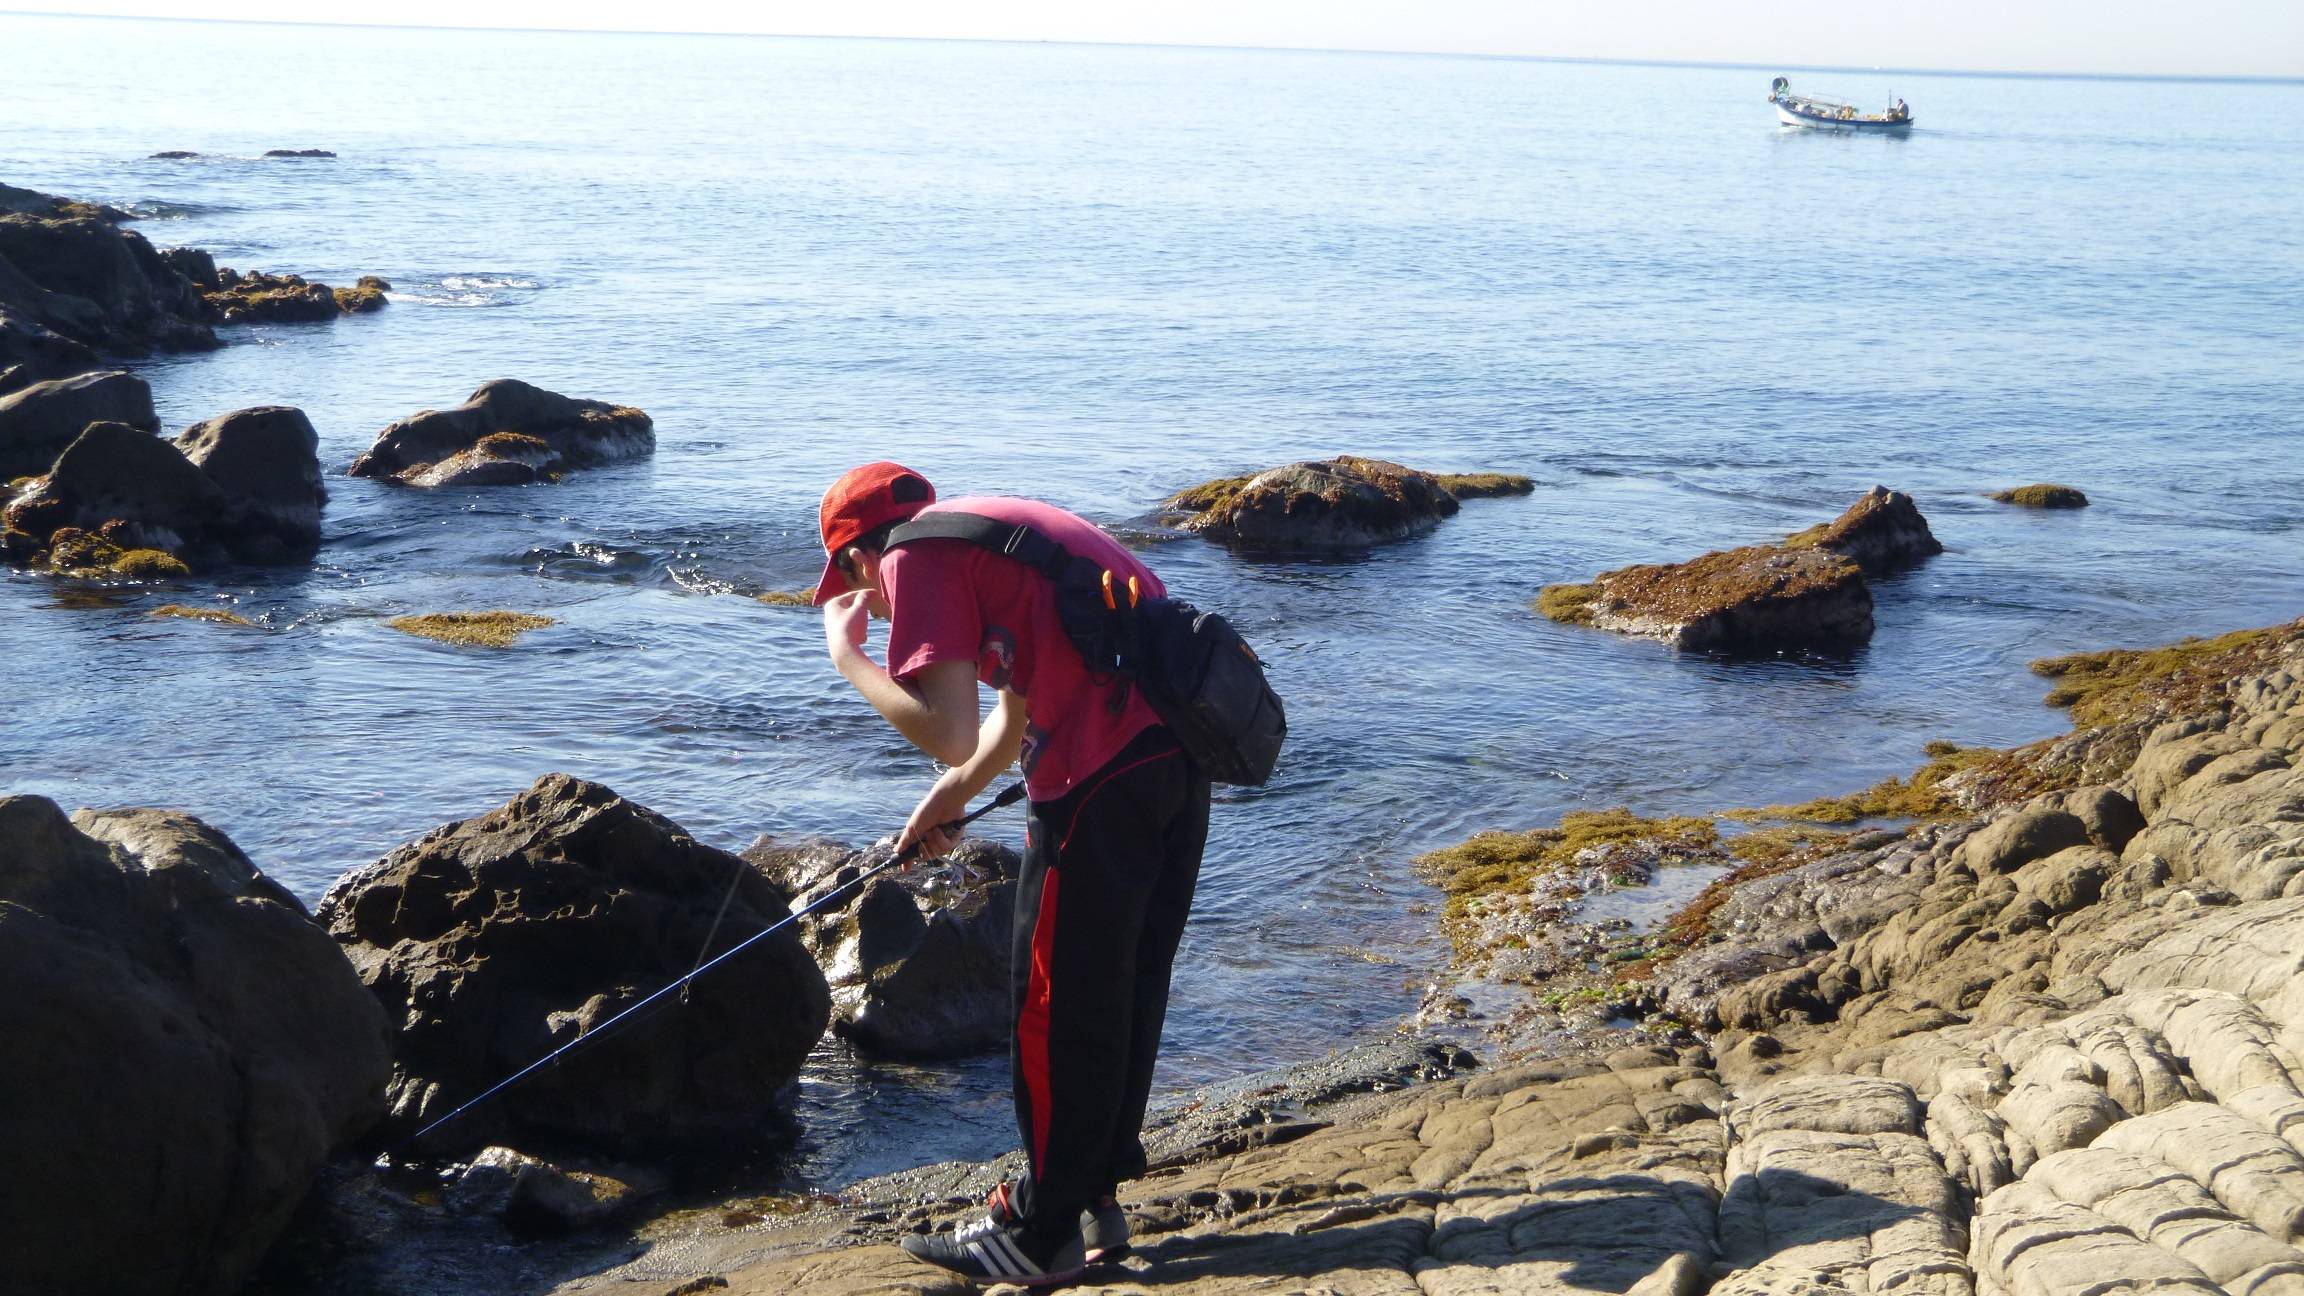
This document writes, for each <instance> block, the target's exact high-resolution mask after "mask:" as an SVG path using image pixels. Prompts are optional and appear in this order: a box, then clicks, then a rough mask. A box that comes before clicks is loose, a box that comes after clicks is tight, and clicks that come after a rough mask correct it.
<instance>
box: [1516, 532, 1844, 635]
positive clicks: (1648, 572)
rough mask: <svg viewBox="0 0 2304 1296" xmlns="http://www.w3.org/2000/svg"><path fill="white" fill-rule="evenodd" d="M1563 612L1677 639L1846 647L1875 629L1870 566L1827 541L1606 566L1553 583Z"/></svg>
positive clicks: (1551, 605)
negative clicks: (1589, 575)
mask: <svg viewBox="0 0 2304 1296" xmlns="http://www.w3.org/2000/svg"><path fill="white" fill-rule="evenodd" d="M1538 607H1539V608H1540V609H1541V610H1542V611H1543V613H1544V614H1545V615H1546V616H1549V617H1551V618H1552V619H1553V620H1555V621H1565V622H1569V623H1570V624H1576V625H1591V626H1596V627H1598V628H1600V629H1602V630H1616V631H1621V632H1622V633H1625V634H1632V635H1641V636H1645V637H1648V638H1652V639H1661V640H1663V641H1664V642H1666V643H1669V644H1671V645H1673V646H1674V647H1676V648H1694V649H1714V650H1719V651H1723V652H1773V651H1777V650H1779V649H1787V648H1824V649H1831V648H1841V647H1847V646H1850V645H1853V644H1860V643H1863V642H1864V641H1865V640H1867V639H1869V638H1871V636H1872V591H1871V589H1870V588H1869V587H1867V586H1866V585H1865V583H1864V572H1863V569H1862V568H1860V567H1858V566H1857V565H1856V564H1855V563H1853V562H1850V561H1849V560H1848V559H1846V558H1843V557H1841V556H1840V555H1838V554H1835V553H1832V552H1829V551H1827V550H1824V549H1789V548H1785V547H1783V546H1780V545H1752V546H1749V547H1746V548H1743V549H1730V550H1727V551H1725V552H1720V553H1708V554H1705V555H1704V556H1703V557H1701V558H1694V559H1691V560H1689V561H1687V562H1683V563H1643V564H1639V565H1636V566H1632V567H1623V568H1619V569H1617V570H1615V571H1610V572H1602V573H1600V574H1599V575H1598V576H1596V577H1594V578H1593V579H1592V582H1591V583H1590V584H1588V585H1553V586H1548V587H1546V588H1545V590H1544V593H1543V596H1542V598H1541V599H1540V600H1539V601H1538Z"/></svg>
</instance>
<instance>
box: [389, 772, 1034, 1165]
mask: <svg viewBox="0 0 2304 1296" xmlns="http://www.w3.org/2000/svg"><path fill="white" fill-rule="evenodd" d="M1023 795H1024V784H1023V783H1022V782H1016V783H1011V784H1009V785H1008V786H1007V787H1005V788H1003V789H1001V791H1000V794H999V795H998V796H996V797H993V798H992V799H991V801H989V802H987V803H986V804H985V805H984V806H983V807H982V808H980V809H977V810H973V811H971V812H969V813H967V814H965V815H962V816H960V817H959V818H958V819H954V820H952V821H950V822H948V823H943V824H939V825H937V826H938V827H939V828H941V829H943V830H945V831H947V832H949V831H951V830H953V829H956V828H965V827H967V826H968V825H969V824H972V823H974V822H976V821H977V820H978V819H981V818H983V817H984V816H986V815H988V814H990V813H992V812H993V811H995V810H998V809H999V808H1000V807H1002V806H1007V805H1014V804H1015V803H1016V802H1017V800H1018V799H1020V798H1021V797H1022V796H1023ZM919 853H920V843H919V842H913V843H912V844H911V845H909V846H907V847H905V848H904V849H903V850H900V851H898V852H896V853H895V854H894V855H891V856H889V857H888V858H887V859H885V860H882V861H881V862H880V863H878V864H875V865H873V866H872V867H871V868H868V869H866V870H864V871H863V872H862V873H859V874H857V875H856V876H855V877H852V878H850V879H848V880H847V881H846V882H843V883H841V884H840V885H838V886H836V887H834V888H832V889H831V890H829V891H827V892H825V893H824V894H823V895H820V896H818V897H816V898H815V899H814V900H811V901H809V902H808V903H807V904H806V905H804V906H802V907H800V908H798V909H795V910H793V911H792V912H791V913H790V914H788V915H786V916H785V917H783V918H781V919H779V920H778V921H776V922H775V923H773V924H771V925H770V926H768V927H765V928H763V929H761V930H760V931H757V932H754V933H753V934H751V935H750V936H747V937H745V938H744V939H743V940H740V941H738V942H736V943H735V944H734V945H731V946H729V947H728V949H727V950H726V951H725V952H723V953H721V954H719V955H717V956H715V957H714V958H713V959H712V960H711V961H710V962H708V963H699V964H697V965H696V967H695V968H694V969H693V970H692V971H690V972H689V973H688V975H686V976H684V977H681V978H679V979H678V980H676V981H673V982H671V983H669V984H667V985H666V986H664V988H663V989H661V990H658V991H656V992H655V993H654V994H651V995H649V996H648V997H647V998H645V999H642V1000H641V1001H640V1002H638V1003H636V1004H633V1005H632V1006H631V1007H629V1008H626V1009H625V1010H624V1011H622V1012H620V1013H617V1014H616V1015H615V1016H613V1017H611V1018H609V1019H608V1020H606V1021H604V1022H602V1023H600V1024H599V1025H598V1026H595V1027H593V1028H592V1029H591V1030H589V1031H586V1032H585V1033H583V1034H582V1035H579V1036H577V1037H576V1038H574V1039H572V1040H570V1041H568V1042H567V1043H565V1044H563V1045H561V1046H560V1047H558V1048H556V1049H554V1050H552V1051H551V1052H549V1053H547V1054H545V1055H544V1056H542V1057H540V1058H538V1059H536V1060H535V1061H533V1062H531V1063H529V1064H528V1065H526V1066H524V1067H522V1068H520V1069H519V1070H518V1071H515V1072H513V1073H512V1074H511V1075H508V1076H506V1077H504V1078H503V1079H502V1080H499V1081H497V1082H496V1083H495V1084H493V1085H490V1086H489V1087H488V1088H487V1089H486V1090H485V1091H483V1092H482V1093H481V1094H480V1096H479V1097H477V1098H474V1099H472V1100H471V1101H470V1102H467V1103H465V1104H464V1105H463V1106H461V1107H458V1108H457V1109H456V1110H454V1111H452V1112H449V1113H448V1114H447V1115H445V1116H443V1117H441V1118H440V1119H438V1120H436V1121H433V1122H432V1123H431V1124H429V1125H426V1126H425V1127H424V1128H422V1129H420V1130H418V1131H416V1132H415V1133H414V1134H412V1135H410V1136H409V1137H408V1139H407V1140H406V1143H404V1144H403V1146H406V1145H407V1144H414V1143H418V1142H421V1141H422V1140H423V1138H424V1136H425V1135H427V1134H430V1133H431V1132H432V1131H434V1130H436V1129H438V1128H440V1127H441V1126H443V1125H445V1124H447V1123H448V1122H450V1121H452V1120H454V1119H456V1118H457V1117H458V1116H461V1115H463V1114H464V1113H465V1112H468V1111H470V1110H472V1109H473V1108H474V1107H477V1106H479V1105H480V1104H481V1103H484V1102H486V1101H488V1100H489V1099H490V1098H493V1097H495V1096H496V1095H497V1094H499V1093H502V1092H503V1091H504V1090H506V1089H509V1088H511V1087H512V1086H513V1085H514V1084H516V1083H518V1082H519V1081H520V1080H522V1079H524V1078H526V1077H527V1076H528V1075H529V1074H531V1073H532V1072H535V1071H537V1070H540V1069H541V1068H543V1067H545V1066H548V1065H550V1064H552V1063H554V1062H557V1061H559V1060H560V1058H561V1057H562V1056H563V1055H565V1054H566V1053H568V1052H569V1051H570V1050H571V1049H574V1048H576V1047H577V1046H578V1045H580V1044H588V1043H590V1042H592V1041H593V1040H596V1039H598V1038H600V1037H601V1036H602V1035H605V1034H607V1033H608V1031H609V1029H610V1028H612V1027H614V1026H615V1025H616V1024H617V1023H618V1022H621V1021H623V1020H624V1019H625V1018H627V1017H630V1016H631V1015H632V1014H634V1013H636V1012H639V1011H640V1010H641V1009H643V1008H646V1007H647V1006H649V1005H650V1004H653V1003H655V1002H656V1001H657V1000H659V999H662V998H663V997H664V996H666V995H668V994H671V993H672V992H673V991H675V990H685V989H686V988H687V987H688V984H689V983H690V982H692V981H694V980H695V979H696V978H697V977H700V976H702V975H704V974H705V973H706V972H709V971H711V970H712V969H714V968H716V967H718V966H720V965H721V964H722V963H725V962H727V961H728V960H729V959H732V958H734V957H736V956H737V955H738V954H741V953H743V952H744V951H745V950H747V949H749V948H751V946H752V944H753V943H754V942H755V941H759V940H762V939H764V938H766V937H769V936H773V935H775V934H776V933H777V932H780V931H782V930H784V929H785V928H786V927H788V926H790V925H792V924H793V923H795V922H798V921H799V920H800V919H801V917H802V916H804V915H806V914H809V913H812V912H814V911H815V910H817V909H819V908H821V907H823V905H824V904H825V903H826V902H827V901H829V900H831V899H832V898H833V897H834V896H837V895H839V894H841V893H842V892H844V891H848V890H850V889H852V888H854V887H856V886H858V885H860V884H862V883H863V882H864V881H866V880H867V879H869V878H872V877H875V876H877V875H879V874H881V873H884V872H886V871H887V870H889V869H892V868H894V867H896V866H897V865H899V864H908V863H910V862H911V861H912V859H913V857H914V856H916V855H918V854H919ZM842 867H844V865H834V866H833V868H832V869H831V870H830V871H829V872H826V873H824V874H821V875H819V876H818V877H816V878H814V879H812V880H811V881H810V882H809V883H808V885H807V886H804V887H799V888H796V889H795V890H794V891H793V893H792V894H794V895H795V896H798V895H804V894H806V893H807V891H808V887H813V886H815V885H817V884H818V883H820V882H822V881H823V880H824V879H825V878H828V877H831V876H832V875H833V874H834V873H837V872H839V871H840V869H841V868H842ZM729 894H730V895H731V896H732V895H734V894H735V887H734V886H733V885H731V886H730V887H729ZM720 911H721V914H722V915H723V916H725V915H726V913H727V911H728V902H727V901H726V900H722V901H721V902H720ZM712 925H713V933H709V934H707V935H706V936H705V938H704V944H705V948H706V949H710V948H711V944H712V935H713V934H716V933H717V932H718V929H719V925H720V923H719V919H718V918H715V919H713V924H712ZM698 957H702V956H701V955H699V956H698Z"/></svg>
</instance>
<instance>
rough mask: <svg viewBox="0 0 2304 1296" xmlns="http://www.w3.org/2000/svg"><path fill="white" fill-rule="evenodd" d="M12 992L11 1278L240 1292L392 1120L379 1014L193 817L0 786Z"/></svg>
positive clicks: (7, 1196)
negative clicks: (341, 1169)
mask: <svg viewBox="0 0 2304 1296" xmlns="http://www.w3.org/2000/svg"><path fill="white" fill-rule="evenodd" d="M0 986H4V987H6V991H5V993H0V1036H4V1037H5V1038H6V1039H7V1040H9V1041H11V1043H10V1045H9V1046H8V1047H5V1048H0V1147H5V1148H6V1149H7V1152H6V1154H5V1155H4V1156H0V1256H5V1257H6V1262H5V1269H4V1270H0V1285H5V1286H6V1287H7V1288H8V1289H9V1290H11V1291H26V1292H31V1291H76V1290H89V1289H91V1282H93V1284H94V1286H95V1287H97V1288H100V1289H101V1290H104V1291H107V1292H119V1293H124V1294H134V1293H168V1294H172V1296H173V1294H180V1293H216V1294H217V1296H223V1294H225V1293H230V1292H233V1291H236V1290H238V1288H239V1286H240V1283H241V1281H242V1280H243V1279H244V1278H245V1277H246V1276H247V1275H248V1273H249V1272H250V1271H251V1270H252V1269H253V1268H254V1267H255V1265H256V1264H257V1262H258V1260H259V1259H260V1258H261V1257H262V1255H263V1254H264V1252H265V1250H266V1248H268V1247H269V1246H270V1245H271V1243H272V1241H273V1239H274V1238H275V1237H277V1236H278V1235H279V1233H280V1232H281V1230H282V1228H283V1227H284V1226H285V1225H286V1224H287V1222H288V1220H289V1217H290V1215H291V1213H292V1212H293V1211H294V1210H295V1208H296V1207H297V1204H298V1203H299V1201H300V1200H301V1199H302V1197H303V1195H304V1193H305V1191H306V1189H307V1188H308V1187H309V1186H310V1185H311V1184H312V1182H313V1181H314V1179H315V1178H316V1177H317V1176H318V1175H319V1173H320V1170H321V1167H322V1164H323V1162H324V1161H325V1159H326V1158H327V1157H328V1156H329V1154H330V1153H331V1152H332V1151H335V1150H337V1149H339V1148H341V1147H343V1146H344V1145H346V1144H347V1143H348V1142H349V1141H350V1140H352V1139H354V1138H355V1137H357V1136H358V1135H360V1134H361V1133H362V1132H363V1131H364V1130H365V1129H366V1128H367V1127H368V1126H369V1125H370V1124H372V1123H373V1122H374V1120H375V1119H376V1118H377V1117H378V1116H379V1115H380V1114H381V1113H382V1111H383V1085H384V1080H385V1076H386V1074H387V1064H388V1052H387V1049H388V1042H387V1037H386V1032H385V1026H384V1020H383V1014H382V1013H381V1012H380V1011H379V1010H378V1009H377V1007H376V1005H375V1003H374V1001H373V1000H371V999H370V998H369V996H368V995H367V993H366V992H365V990H364V989H363V988H362V987H361V986H360V983H359V981H358V979H357V978H356V977H355V976H354V975H353V973H352V969H351V968H350V966H349V965H348V964H346V962H345V961H344V958H343V956H342V955H341V954H340V953H339V952H338V951H337V950H336V948H335V946H334V943H333V942H331V941H330V940H328V938H327V937H326V935H325V934H324V933H322V932H321V931H320V929H319V928H318V927H316V926H315V925H314V924H313V923H312V921H311V919H310V917H309V916H307V915H306V913H305V911H304V908H303V906H302V905H300V904H298V903H297V901H296V899H295V897H293V896H292V895H290V894H289V893H288V892H287V891H286V890H284V889H283V888H281V887H280V886H279V885H277V884H276V883H274V882H273V881H272V880H271V879H269V878H267V877H265V876H264V875H263V874H262V873H261V872H259V871H258V870H257V869H256V868H255V866H254V865H253V864H251V863H250V862H249V861H248V859H247V857H246V856H244V855H242V854H241V853H240V851H239V850H238V849H237V848H236V847H234V846H233V844H232V843H231V842H230V841H229V840H228V839H227V838H225V837H224V835H223V834H221V833H219V832H217V831H215V830H214V829H212V828H210V827H208V826H207V825H205V824H203V823H201V822H200V821H198V820H196V819H193V818H190V817H189V816H185V815H180V814H173V813H169V812H164V811H158V810H119V811H107V812H96V811H88V810H83V811H80V812H78V813H77V814H75V815H73V816H72V817H71V818H70V819H67V818H66V817H65V816H64V814H63V812H62V811H61V810H59V809H58V808H57V807H56V806H55V805H54V804H53V803H51V802H49V801H47V800H45V799H43V798H39V797H6V798H0ZM33 1040H48V1041H69V1042H70V1045H71V1046H70V1047H69V1048H42V1047H23V1046H21V1045H22V1043H23V1042H24V1041H33Z"/></svg>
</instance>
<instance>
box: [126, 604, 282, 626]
mask: <svg viewBox="0 0 2304 1296" xmlns="http://www.w3.org/2000/svg"><path fill="white" fill-rule="evenodd" d="M144 615H146V616H156V617H182V618H183V619H185V620H187V621H213V622H216V623H217V624H218V625H236V626H253V625H255V624H256V623H255V622H253V621H251V620H249V619H248V618H246V617H244V616H242V615H240V614H239V613H237V612H230V611H227V610H225V609H223V608H204V607H192V606H190V605H188V604H184V603H164V604H162V605H161V606H159V607H156V608H154V609H152V610H151V611H150V612H147V613H145V614H144Z"/></svg>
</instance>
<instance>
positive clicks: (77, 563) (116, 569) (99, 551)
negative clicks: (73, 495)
mask: <svg viewBox="0 0 2304 1296" xmlns="http://www.w3.org/2000/svg"><path fill="white" fill-rule="evenodd" d="M45 565H46V566H47V568H48V570H50V571H53V572H56V573H58V574H59V575H64V576H77V577H80V578H82V579H84V580H103V579H105V578H107V577H119V578H122V579H125V580H179V579H182V578H183V577H186V576H190V575H191V574H192V569H191V568H190V567H187V566H185V564H184V560H183V559H181V558H178V557H177V556H176V555H174V554H172V553H169V552H168V551H167V550H165V549H123V548H121V547H120V546H119V545H118V544H116V543H114V542H113V541H112V540H110V539H108V538H106V537H104V536H102V535H98V534H96V533H95V532H92V531H83V530H81V529H80V528H79V527H59V528H58V529H57V530H56V531H55V532H54V533H53V534H51V535H50V536H49V537H48V552H47V555H46V559H45Z"/></svg>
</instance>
